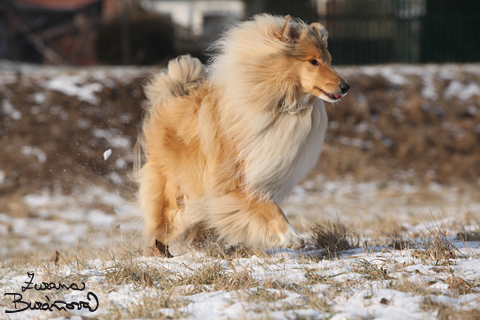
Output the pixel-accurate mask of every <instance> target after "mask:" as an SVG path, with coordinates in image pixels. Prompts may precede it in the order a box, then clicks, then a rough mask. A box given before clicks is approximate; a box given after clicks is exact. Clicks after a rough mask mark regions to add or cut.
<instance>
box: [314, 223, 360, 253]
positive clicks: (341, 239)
mask: <svg viewBox="0 0 480 320" xmlns="http://www.w3.org/2000/svg"><path fill="white" fill-rule="evenodd" d="M312 231H313V235H312V239H313V240H314V242H315V247H316V248H317V249H326V253H327V257H328V258H332V257H335V256H336V255H337V252H339V251H343V250H349V249H354V248H358V247H359V245H360V240H359V239H358V238H357V239H355V240H354V237H352V236H350V235H348V234H347V228H346V227H345V225H343V224H341V223H340V222H337V223H327V225H326V226H321V225H319V224H317V225H315V226H314V227H313V228H312Z"/></svg>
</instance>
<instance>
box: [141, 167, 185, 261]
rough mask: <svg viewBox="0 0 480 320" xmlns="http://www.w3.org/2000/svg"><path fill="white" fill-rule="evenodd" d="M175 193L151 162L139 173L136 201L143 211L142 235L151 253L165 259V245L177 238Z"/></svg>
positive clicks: (176, 192) (166, 247)
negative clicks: (148, 240) (144, 236)
mask: <svg viewBox="0 0 480 320" xmlns="http://www.w3.org/2000/svg"><path fill="white" fill-rule="evenodd" d="M177 197H178V190H177V188H176V187H175V186H174V185H173V184H172V182H171V181H169V180H168V179H167V178H166V177H165V176H164V175H163V174H162V172H161V170H159V168H157V167H155V165H153V164H152V163H147V164H145V165H144V166H143V168H142V170H141V171H140V190H139V202H140V206H141V208H142V210H143V212H144V219H145V220H144V225H145V234H146V236H147V238H148V239H150V240H151V241H152V247H153V249H154V250H158V251H159V253H161V254H163V255H166V256H169V253H168V242H169V241H170V239H173V238H175V237H176V235H177V228H176V226H175V225H174V220H175V216H176V214H177V213H178V211H179V210H180V207H179V204H178V201H177Z"/></svg>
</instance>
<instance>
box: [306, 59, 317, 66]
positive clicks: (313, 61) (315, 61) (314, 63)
mask: <svg viewBox="0 0 480 320" xmlns="http://www.w3.org/2000/svg"><path fill="white" fill-rule="evenodd" d="M308 62H310V63H311V64H312V65H314V66H318V61H317V60H310V61H308Z"/></svg>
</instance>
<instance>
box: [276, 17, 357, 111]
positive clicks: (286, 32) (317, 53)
mask: <svg viewBox="0 0 480 320" xmlns="http://www.w3.org/2000/svg"><path fill="white" fill-rule="evenodd" d="M327 37H328V32H327V30H326V29H325V27H324V26H323V25H321V24H320V23H312V24H310V25H309V26H307V25H305V24H302V23H296V22H292V21H290V16H287V17H286V21H285V25H284V26H283V28H282V30H281V33H280V35H279V39H280V40H281V41H283V42H285V43H287V44H288V49H287V54H288V55H290V56H291V57H292V58H293V59H295V63H294V64H293V65H292V67H294V69H295V74H296V78H297V81H298V82H299V84H300V86H301V88H300V90H302V91H304V92H305V93H309V94H312V95H314V96H316V97H319V98H320V99H323V100H325V101H328V102H335V101H338V100H339V99H341V98H342V97H343V96H344V95H345V94H346V93H347V92H348V90H349V89H350V85H349V84H348V83H347V82H346V81H345V79H343V78H342V77H341V76H340V75H339V74H338V73H337V72H336V71H335V70H333V68H332V63H331V62H332V57H331V55H330V53H329V52H328V50H327Z"/></svg>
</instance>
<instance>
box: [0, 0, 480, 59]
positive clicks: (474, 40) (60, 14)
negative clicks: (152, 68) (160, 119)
mask: <svg viewBox="0 0 480 320" xmlns="http://www.w3.org/2000/svg"><path fill="white" fill-rule="evenodd" d="M260 12H269V13H274V14H282V15H285V14H290V15H292V16H294V17H298V18H301V19H302V20H305V21H307V22H313V21H320V22H322V23H323V24H324V25H325V26H326V27H327V29H328V31H329V34H330V37H329V43H330V48H331V49H330V50H331V53H332V55H333V56H334V57H335V63H336V64H338V65H347V64H348V65H358V64H375V63H392V62H403V63H404V62H407V63H429V62H436V63H443V62H460V63H464V62H475V61H478V59H479V52H480V41H478V40H479V39H480V23H479V20H480V2H478V1H476V0H458V1H452V0H190V1H189V0H2V1H0V59H8V60H16V61H27V62H33V63H43V64H54V65H59V64H60V65H92V64H116V65H118V64H123V65H127V64H128V65H151V64H159V63H162V62H165V60H166V59H169V58H171V57H173V56H176V55H179V54H182V53H185V52H189V53H191V54H194V55H196V56H198V57H200V58H202V59H203V60H205V57H204V55H203V53H202V52H203V50H204V49H205V48H206V47H207V46H208V45H209V44H210V43H211V42H213V41H214V40H215V39H216V38H217V37H218V35H219V34H220V33H221V32H222V31H223V30H224V28H225V26H227V25H229V24H232V23H234V22H235V21H239V20H245V19H248V18H250V17H251V16H252V15H254V14H257V13H260Z"/></svg>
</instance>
